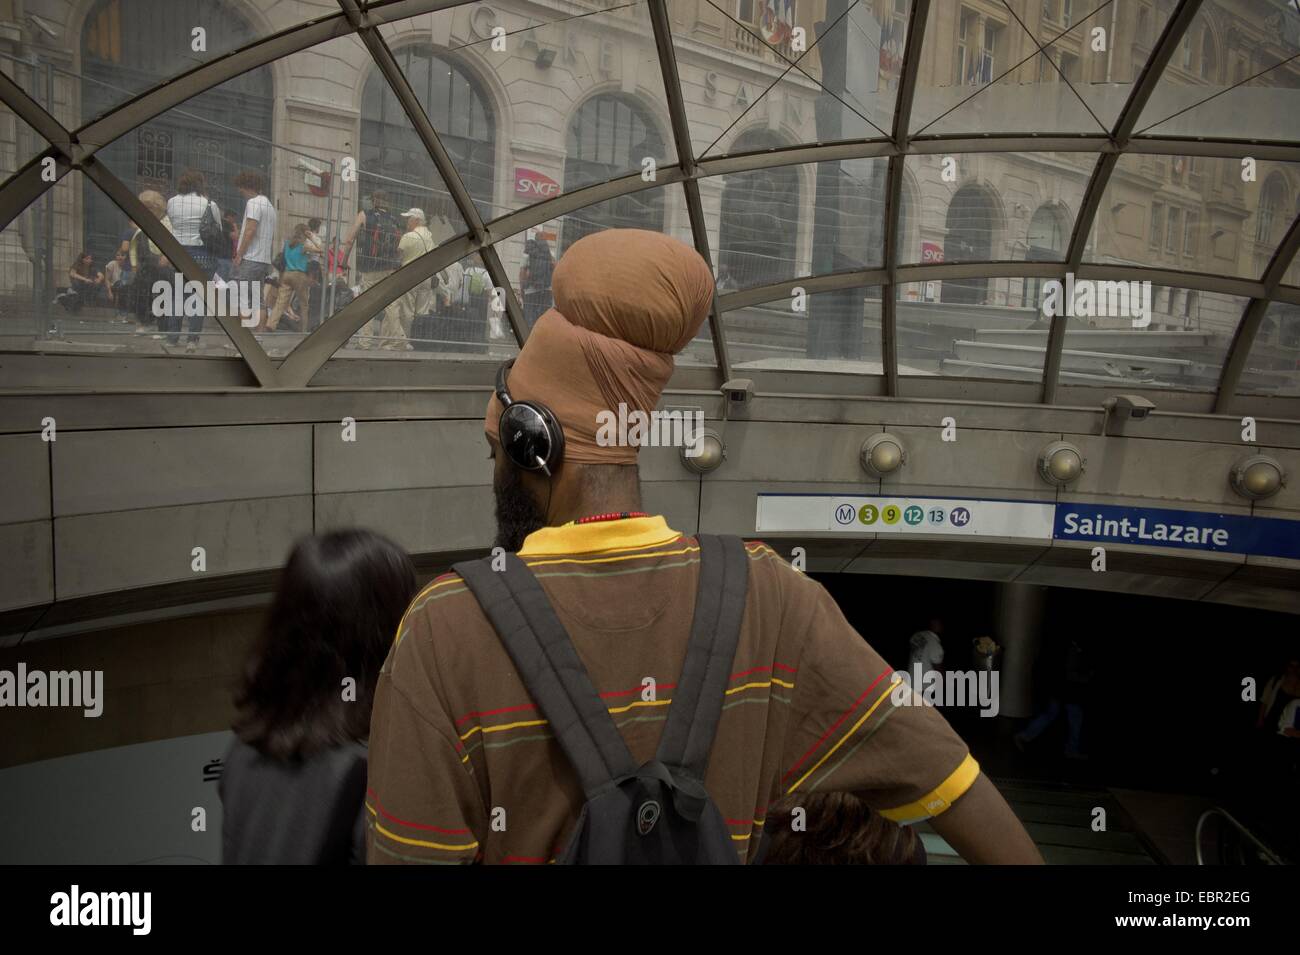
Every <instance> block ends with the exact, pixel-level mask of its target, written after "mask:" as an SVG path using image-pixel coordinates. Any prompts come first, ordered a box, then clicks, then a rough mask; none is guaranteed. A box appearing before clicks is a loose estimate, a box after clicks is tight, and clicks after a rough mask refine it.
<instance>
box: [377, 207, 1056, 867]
mask: <svg viewBox="0 0 1300 955" xmlns="http://www.w3.org/2000/svg"><path fill="white" fill-rule="evenodd" d="M552 289H553V292H554V301H555V307H554V308H552V309H550V310H549V311H547V312H546V313H545V314H543V315H542V316H541V318H540V319H538V321H537V324H536V325H535V326H534V328H533V329H532V332H531V334H530V335H529V337H528V340H527V342H526V343H525V344H524V347H523V348H522V350H521V351H520V353H519V356H518V358H517V359H516V360H515V361H514V364H513V365H512V366H510V367H509V368H508V369H507V370H506V372H507V375H506V385H507V391H508V396H507V397H508V399H509V402H510V403H511V404H512V405H513V404H517V403H519V402H532V403H535V404H536V405H544V406H545V407H546V408H549V409H550V412H551V414H552V415H553V417H554V421H555V422H556V423H557V424H558V426H559V427H560V428H561V429H562V431H563V452H562V455H561V456H559V458H558V459H557V460H552V461H550V463H549V464H548V465H547V466H544V467H543V466H533V463H531V462H529V467H522V466H520V464H519V463H518V462H517V461H515V460H513V459H512V455H511V454H507V453H506V450H505V445H506V444H507V443H511V442H515V441H517V440H518V435H517V434H505V435H503V434H502V433H501V429H502V421H503V418H502V409H503V403H502V401H501V400H500V399H499V398H498V397H497V396H496V395H494V396H493V397H492V398H491V399H490V401H489V403H488V409H487V415H486V419H485V422H484V428H485V431H486V432H487V439H488V444H489V446H490V447H491V449H492V456H493V458H494V459H495V478H494V490H495V493H496V511H497V523H498V538H497V543H498V545H499V546H500V547H502V548H505V549H507V550H512V551H513V550H517V551H518V557H519V558H520V559H521V560H522V561H523V562H524V563H525V564H526V565H527V566H528V568H529V570H530V571H531V572H532V574H533V575H534V576H535V577H536V579H537V581H538V582H539V583H540V584H541V585H542V588H543V589H544V590H545V592H546V596H547V598H548V600H549V602H550V603H551V605H552V606H553V607H554V610H555V613H556V615H557V616H558V618H559V620H560V622H561V623H562V624H563V626H564V628H565V630H566V631H567V633H568V635H569V638H570V640H571V642H572V644H573V647H574V649H575V651H576V653H577V655H578V657H579V659H580V660H581V662H582V664H583V667H584V668H585V669H586V671H587V673H588V675H589V677H590V680H591V683H592V684H593V686H594V687H595V689H596V691H597V692H598V693H599V695H600V698H601V699H602V701H604V702H605V703H606V704H607V707H608V710H609V713H610V715H611V717H612V719H613V720H614V723H615V725H616V726H617V727H618V729H619V731H620V733H621V734H622V736H623V738H624V741H625V742H626V743H627V746H628V749H629V750H630V751H631V754H632V756H633V758H634V759H635V760H636V761H637V764H638V765H641V764H643V763H645V762H646V761H648V760H649V759H651V758H652V757H653V755H654V753H655V750H656V747H657V745H658V739H659V734H660V731H661V730H662V728H663V725H664V720H665V719H666V716H667V710H668V708H669V707H671V706H672V701H673V688H674V686H675V685H676V681H677V679H678V677H679V675H680V674H681V672H682V666H683V660H684V657H685V653H686V645H687V642H688V638H689V635H690V631H691V621H692V616H693V610H694V604H695V596H696V590H697V588H698V579H699V578H698V574H699V564H700V548H699V545H698V542H697V541H696V539H695V538H693V537H691V536H688V535H686V534H683V533H681V532H679V531H677V530H674V529H672V528H671V527H669V526H668V524H667V522H666V521H665V520H664V518H663V517H662V516H659V515H649V514H644V513H642V512H641V511H640V508H641V506H642V504H641V495H640V484H639V479H638V473H637V464H636V459H637V450H638V449H637V448H636V447H634V446H626V445H624V446H619V445H617V444H610V443H609V442H606V441H603V440H602V439H601V436H600V433H599V432H600V426H601V421H602V412H604V413H608V412H611V411H613V410H614V409H617V408H618V407H619V406H620V404H623V405H625V406H626V407H627V408H628V409H630V410H631V411H633V412H637V411H639V412H645V413H649V412H651V411H654V410H655V408H656V405H657V404H658V401H659V398H660V395H661V394H662V392H663V390H664V387H665V386H666V384H667V382H668V379H669V377H670V376H671V374H672V371H673V356H674V355H675V354H677V353H678V352H680V351H681V350H682V349H683V348H685V347H686V345H687V344H688V343H689V342H690V341H691V340H692V339H693V338H694V337H695V336H696V334H697V333H698V332H699V329H700V326H701V325H702V324H703V322H704V319H705V317H706V316H707V315H708V312H709V307H710V304H711V302H712V299H713V294H714V287H713V277H712V274H711V273H710V270H709V268H708V266H707V265H706V264H705V262H704V261H703V260H702V259H701V258H700V256H699V255H698V253H696V252H695V250H694V249H692V248H690V247H689V246H687V245H684V244H683V243H681V242H678V241H677V240H675V239H671V238H669V237H666V236H663V235H660V234H658V233H653V232H644V231H641V230H634V229H616V230H609V231H605V232H600V233H597V234H595V235H591V236H588V237H586V238H583V239H581V240H580V241H578V242H576V243H574V245H573V246H572V247H571V248H570V249H569V250H568V251H567V252H566V253H565V255H564V256H563V258H562V259H561V260H560V262H559V264H558V265H557V266H556V269H555V274H554V278H553V283H552ZM506 427H508V428H509V427H511V426H510V425H509V424H508V423H507V424H506ZM512 454H516V456H517V452H512ZM539 463H540V464H546V462H544V461H539ZM745 551H746V556H747V557H748V565H749V569H748V588H747V591H746V597H745V610H744V617H743V621H742V625H741V631H740V639H739V643H738V645H737V648H736V652H735V656H734V659H733V661H732V665H731V675H730V678H729V680H728V682H727V690H726V696H725V701H724V703H723V710H722V715H721V719H720V722H719V724H718V729H717V734H716V736H715V737H714V741H713V747H712V750H711V754H710V757H709V762H708V771H707V775H706V777H705V780H704V782H705V788H706V790H707V792H708V794H709V796H710V797H711V798H712V800H713V801H714V803H715V804H716V805H717V807H718V808H719V809H720V810H721V812H722V815H723V816H724V817H725V819H726V823H727V826H728V827H729V829H730V835H731V840H732V843H733V844H734V848H735V851H736V853H737V860H738V861H741V862H750V861H754V860H755V859H757V858H758V857H759V845H760V839H761V836H762V832H763V824H764V814H765V812H766V809H767V807H768V806H769V805H771V804H772V803H774V802H776V801H777V800H779V799H783V798H785V797H789V796H791V795H792V794H796V793H799V792H809V791H812V790H822V791H841V792H854V793H856V794H858V795H859V796H860V797H861V798H862V800H863V801H864V802H865V803H866V805H867V806H869V807H870V808H871V809H872V810H874V811H876V812H878V813H879V814H880V815H882V816H884V817H885V818H887V819H890V820H893V821H895V822H899V823H905V824H906V823H912V822H918V821H921V820H925V819H929V820H931V821H932V825H933V826H934V828H935V829H936V831H938V832H940V834H941V835H943V836H944V837H945V838H947V839H948V841H949V842H950V843H951V844H952V845H953V846H954V848H956V849H957V850H958V851H959V852H961V853H962V854H963V855H964V856H965V857H966V858H967V859H969V860H972V861H990V862H1041V858H1040V857H1039V856H1038V853H1037V850H1036V849H1035V848H1034V845H1033V843H1032V842H1031V841H1030V840H1029V837H1028V835H1026V833H1025V831H1024V828H1023V827H1022V826H1021V825H1020V824H1019V822H1018V821H1017V820H1016V818H1015V816H1014V815H1012V813H1011V810H1010V809H1009V808H1008V807H1007V805H1006V803H1005V801H1003V799H1002V797H1001V796H1000V795H999V794H998V792H997V790H996V789H995V788H994V787H993V786H992V784H991V783H990V782H989V781H988V780H987V779H986V778H985V777H984V776H983V774H982V773H981V772H980V770H979V766H978V764H977V763H976V762H975V760H974V759H973V758H972V757H971V755H970V753H969V752H968V751H967V748H966V745H965V743H963V742H962V740H961V738H960V737H958V736H957V735H956V734H955V733H954V732H953V731H952V729H951V728H950V727H949V726H948V724H947V723H946V722H945V720H944V719H943V717H942V716H940V715H939V713H938V712H937V711H936V710H935V709H934V708H932V707H927V706H920V705H907V704H908V703H909V702H910V701H903V704H902V705H900V704H899V703H898V700H897V698H898V693H897V692H896V683H895V681H894V679H893V672H892V670H891V669H890V667H889V666H888V665H887V664H886V663H885V662H884V660H882V659H881V658H880V657H879V655H877V654H876V653H875V651H874V650H872V649H871V647H870V646H869V645H868V644H867V643H866V641H864V640H863V639H862V637H861V636H859V635H858V633H857V632H856V631H854V629H853V628H852V627H851V626H850V625H849V624H848V622H847V621H846V620H845V619H844V617H843V615H842V614H841V613H840V611H839V608H838V607H837V606H836V604H835V602H834V600H833V599H832V598H831V597H830V595H829V594H827V592H826V591H825V589H824V588H823V587H822V586H821V585H820V584H818V583H816V582H815V581H813V580H811V579H810V578H808V577H806V576H805V575H804V574H802V573H800V572H799V571H796V570H794V569H793V568H792V567H791V566H790V565H789V564H788V563H786V562H785V561H784V560H783V559H782V558H781V557H780V556H779V555H778V554H777V553H776V552H775V551H773V550H772V549H771V548H769V547H767V546H766V545H764V544H761V543H757V542H754V543H750V544H747V545H746V546H745ZM548 726H549V724H548V723H547V720H546V718H545V717H544V716H543V714H542V713H540V712H539V710H538V709H537V706H536V704H535V702H534V701H533V700H532V699H531V698H530V696H529V694H528V692H527V690H526V689H525V688H524V684H523V682H522V681H521V679H520V677H519V675H518V672H517V670H516V668H515V665H514V664H513V662H512V659H511V657H510V655H509V653H508V651H507V650H506V648H505V646H504V645H503V644H502V642H501V640H500V639H499V638H498V636H497V634H496V632H495V630H494V629H493V626H492V624H491V623H490V622H489V621H488V619H487V617H486V616H485V615H484V613H483V611H482V609H481V608H480V606H479V604H478V602H477V600H476V599H475V597H474V595H473V594H472V593H471V592H470V591H469V590H468V588H467V586H466V584H465V582H464V581H463V580H462V579H461V577H460V576H459V575H457V574H455V573H452V574H447V575H444V576H442V577H440V578H437V579H435V580H434V581H433V582H432V583H430V584H429V586H427V587H426V588H425V589H424V590H423V591H421V592H420V594H418V595H417V596H416V598H415V600H414V601H413V602H412V604H411V607H410V609H409V610H408V611H407V613H406V616H405V617H404V619H403V621H402V623H401V625H400V626H399V627H398V633H397V636H396V638H395V639H394V642H393V646H392V648H391V650H390V652H389V656H388V660H387V662H386V663H385V665H384V668H383V671H382V673H381V676H380V681H379V687H378V690H377V693H376V699H375V706H374V712H373V716H372V721H371V743H370V786H369V792H368V795H367V801H366V809H367V812H366V816H367V818H368V822H369V836H368V847H369V848H368V861H370V862H371V863H391V862H426V863H427V862H461V863H468V862H490V863H547V862H550V861H553V860H554V859H555V858H556V857H557V855H558V854H559V852H560V851H561V850H562V848H563V847H564V845H565V844H566V843H567V841H568V839H569V835H570V834H571V833H572V831H573V827H574V825H575V823H576V821H577V819H578V817H579V814H580V812H581V811H582V808H583V803H584V796H583V790H582V787H581V786H580V785H579V782H578V778H577V775H576V773H575V772H574V771H573V769H572V768H571V766H570V765H569V763H568V761H567V759H566V758H565V755H564V753H563V751H562V750H561V749H560V747H559V744H558V742H557V741H556V739H555V737H554V734H553V733H552V732H551V731H550V729H549V728H548ZM809 828H810V829H811V828H812V827H809Z"/></svg>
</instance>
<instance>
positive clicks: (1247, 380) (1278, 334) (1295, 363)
mask: <svg viewBox="0 0 1300 955" xmlns="http://www.w3.org/2000/svg"><path fill="white" fill-rule="evenodd" d="M1237 390H1238V391H1240V392H1241V393H1242V394H1252V395H1300V305H1291V304H1288V303H1286V302H1274V303H1273V304H1272V305H1270V306H1269V307H1268V311H1267V312H1265V313H1264V320H1263V322H1261V323H1260V326H1259V331H1258V332H1256V334H1255V342H1254V344H1253V345H1251V347H1250V354H1249V355H1248V356H1247V357H1246V367H1245V369H1244V370H1243V371H1242V373H1241V384H1240V386H1239V387H1238V389H1237Z"/></svg>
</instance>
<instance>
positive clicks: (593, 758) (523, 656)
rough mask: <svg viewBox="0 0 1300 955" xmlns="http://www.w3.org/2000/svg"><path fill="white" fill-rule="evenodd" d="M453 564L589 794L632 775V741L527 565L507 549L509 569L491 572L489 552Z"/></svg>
mask: <svg viewBox="0 0 1300 955" xmlns="http://www.w3.org/2000/svg"><path fill="white" fill-rule="evenodd" d="M452 570H454V571H455V572H456V573H458V574H459V575H460V576H461V578H462V579H463V580H464V581H465V583H466V584H467V585H468V586H469V589H470V592H471V593H473V594H474V596H475V597H476V598H477V599H478V602H479V606H480V607H482V608H483V613H484V614H486V615H487V618H488V620H490V621H491V622H492V626H493V627H495V628H496V631H497V635H498V636H499V637H500V638H501V642H502V643H503V644H505V647H506V650H507V651H508V652H509V654H510V659H511V660H513V661H514V664H515V669H516V670H518V671H519V676H520V678H521V679H522V680H523V681H524V688H525V689H526V690H527V691H528V695H529V696H531V697H532V698H533V702H534V703H536V704H537V708H538V709H539V710H540V711H541V713H542V715H543V716H544V717H546V720H547V722H549V723H550V725H551V731H552V732H553V733H554V734H555V738H556V739H557V740H558V741H559V743H560V748H561V749H563V750H564V754H565V756H567V757H568V758H569V762H570V763H572V764H573V768H574V770H575V771H576V772H577V774H578V779H579V781H580V782H581V783H582V790H583V792H584V793H585V794H586V796H587V799H588V800H590V799H592V798H594V797H595V796H596V795H598V794H599V793H600V792H603V791H604V790H605V789H607V788H608V787H609V786H611V785H612V784H613V782H614V781H616V780H619V779H621V778H623V777H626V776H630V775H632V774H634V773H635V772H636V769H637V766H636V762H635V761H634V760H633V759H632V754H631V753H630V752H629V751H628V748H627V744H626V743H625V742H623V737H622V735H621V734H620V733H619V731H618V727H617V726H615V725H614V720H613V718H611V717H610V715H609V710H607V709H606V708H605V703H604V701H603V700H601V698H600V696H599V695H598V694H597V693H596V688H595V687H594V686H592V684H591V677H589V676H588V675H587V669H586V667H584V666H583V665H582V661H581V660H580V659H579V658H578V654H577V651H575V650H574V649H573V642H572V641H571V640H570V639H569V634H568V633H567V632H566V631H565V629H564V624H562V623H560V620H559V618H558V617H557V616H556V615H555V611H554V609H552V607H551V602H550V600H548V599H547V597H546V591H544V590H543V589H542V585H541V584H540V583H538V582H537V578H536V577H534V576H533V572H532V571H531V570H529V569H528V566H527V565H526V564H525V563H524V562H523V561H521V560H520V559H519V558H518V557H516V556H515V555H514V554H507V555H506V569H505V570H504V571H494V570H492V568H491V564H490V558H484V559H482V560H471V561H465V562H463V563H459V564H456V565H455V566H454V567H452Z"/></svg>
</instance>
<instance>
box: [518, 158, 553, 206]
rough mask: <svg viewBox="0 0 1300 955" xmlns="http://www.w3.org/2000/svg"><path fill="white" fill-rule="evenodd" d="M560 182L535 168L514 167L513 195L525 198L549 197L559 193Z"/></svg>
mask: <svg viewBox="0 0 1300 955" xmlns="http://www.w3.org/2000/svg"><path fill="white" fill-rule="evenodd" d="M559 193H560V184H559V183H558V182H556V181H555V180H554V179H552V178H551V177H550V176H548V175H546V174H545V173H541V172H538V171H537V170H536V169H525V168H524V167H523V166H518V167H516V168H515V195H516V196H523V197H524V198H526V199H549V198H550V197H551V196H556V195H559Z"/></svg>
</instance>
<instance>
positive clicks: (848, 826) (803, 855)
mask: <svg viewBox="0 0 1300 955" xmlns="http://www.w3.org/2000/svg"><path fill="white" fill-rule="evenodd" d="M763 832H764V834H765V837H766V838H767V839H768V840H769V842H768V846H767V854H766V856H765V858H764V860H763V861H764V862H765V863H766V864H768V865H904V864H908V863H911V862H914V861H916V856H917V843H918V838H917V835H916V833H915V832H914V831H913V830H912V828H911V827H910V826H900V825H898V824H897V823H894V822H890V821H889V820H888V819H886V818H884V817H883V816H881V815H879V814H877V813H874V812H872V811H871V809H870V808H869V807H868V806H867V804H866V803H865V802H863V801H862V800H861V799H859V798H858V797H857V796H855V795H853V794H852V793H832V792H826V793H794V794H793V795H790V796H786V797H785V798H784V799H781V800H780V801H778V802H777V803H775V804H774V805H772V806H771V807H769V809H768V812H767V819H766V821H765V823H764V825H763Z"/></svg>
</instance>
